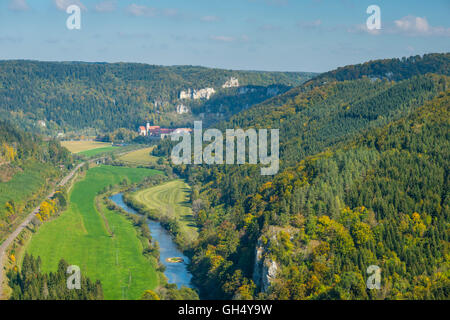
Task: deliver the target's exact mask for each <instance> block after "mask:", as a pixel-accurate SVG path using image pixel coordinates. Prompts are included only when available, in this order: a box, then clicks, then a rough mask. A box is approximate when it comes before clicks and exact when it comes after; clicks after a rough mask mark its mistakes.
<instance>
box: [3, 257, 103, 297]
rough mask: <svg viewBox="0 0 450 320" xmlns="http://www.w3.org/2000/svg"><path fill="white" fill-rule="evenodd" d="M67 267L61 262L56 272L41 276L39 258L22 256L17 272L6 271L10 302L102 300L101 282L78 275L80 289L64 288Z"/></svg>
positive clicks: (65, 263) (65, 286)
mask: <svg viewBox="0 0 450 320" xmlns="http://www.w3.org/2000/svg"><path fill="white" fill-rule="evenodd" d="M68 266H69V264H68V263H67V262H66V261H64V260H63V259H61V260H60V261H59V264H58V268H57V270H56V272H50V273H43V272H42V271H41V258H40V257H38V258H37V259H35V258H34V257H33V256H32V255H31V256H30V255H28V254H25V257H24V259H23V262H22V268H21V270H20V271H13V270H11V271H9V273H8V278H9V286H10V287H11V288H12V294H11V298H10V299H11V300H103V290H102V285H101V283H100V281H98V280H97V281H96V282H93V281H91V280H90V279H89V278H86V277H85V276H83V274H81V283H80V284H81V287H80V289H73V290H69V289H68V288H67V277H68V275H67V268H68Z"/></svg>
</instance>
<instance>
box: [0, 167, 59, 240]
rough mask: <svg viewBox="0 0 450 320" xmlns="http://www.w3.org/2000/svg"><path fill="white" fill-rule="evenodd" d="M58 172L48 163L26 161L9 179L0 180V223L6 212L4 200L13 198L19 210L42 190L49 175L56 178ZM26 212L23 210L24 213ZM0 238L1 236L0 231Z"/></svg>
mask: <svg viewBox="0 0 450 320" xmlns="http://www.w3.org/2000/svg"><path fill="white" fill-rule="evenodd" d="M0 169H3V168H0ZM58 174H59V172H58V171H57V170H55V169H54V168H53V167H51V166H49V165H46V164H43V163H40V162H37V161H27V162H25V163H23V164H22V166H21V168H20V169H18V170H16V172H15V173H14V175H13V176H12V177H11V179H10V180H8V181H7V182H0V223H1V220H2V218H3V216H4V215H5V214H6V209H5V204H6V202H8V201H10V200H13V201H14V203H15V206H16V210H17V211H18V212H21V211H22V210H23V209H24V207H25V205H26V203H27V202H29V201H30V199H31V198H33V197H35V196H36V195H37V194H38V193H40V192H41V191H43V189H44V186H45V183H46V180H47V179H48V178H50V177H52V178H56V177H57V176H58ZM27 213H28V212H24V214H27ZM0 229H1V228H0ZM0 238H2V233H1V231H0Z"/></svg>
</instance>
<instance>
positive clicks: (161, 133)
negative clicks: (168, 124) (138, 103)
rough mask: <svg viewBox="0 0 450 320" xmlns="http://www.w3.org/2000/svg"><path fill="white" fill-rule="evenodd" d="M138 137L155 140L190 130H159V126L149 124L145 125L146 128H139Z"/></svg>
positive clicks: (190, 130)
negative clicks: (153, 138)
mask: <svg viewBox="0 0 450 320" xmlns="http://www.w3.org/2000/svg"><path fill="white" fill-rule="evenodd" d="M138 132H139V135H141V136H143V137H155V138H161V139H164V138H167V137H168V136H170V135H171V134H172V133H174V132H175V133H181V132H188V133H190V132H192V129H190V128H177V129H171V128H161V127H160V126H151V125H150V124H149V123H147V125H146V126H140V127H139V129H138Z"/></svg>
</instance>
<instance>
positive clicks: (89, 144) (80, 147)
mask: <svg viewBox="0 0 450 320" xmlns="http://www.w3.org/2000/svg"><path fill="white" fill-rule="evenodd" d="M61 145H62V146H63V147H65V148H67V149H68V150H69V151H70V152H72V153H80V152H84V151H89V150H93V149H99V148H107V147H111V143H106V142H99V141H61Z"/></svg>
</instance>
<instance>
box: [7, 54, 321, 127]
mask: <svg viewBox="0 0 450 320" xmlns="http://www.w3.org/2000/svg"><path fill="white" fill-rule="evenodd" d="M312 75H313V74H311V73H288V72H286V73H282V72H256V71H255V72H252V71H231V70H220V69H209V68H203V67H194V66H175V67H163V66H154V65H146V64H133V63H116V64H107V63H81V62H80V63H77V62H64V63H56V62H37V61H1V62H0V116H1V117H2V118H7V119H10V120H12V121H15V122H16V123H19V124H20V125H21V126H23V127H27V129H29V130H35V131H42V132H45V133H55V132H61V133H64V132H67V131H71V130H80V129H84V130H87V129H89V128H91V129H93V130H94V132H95V133H107V132H109V131H111V130H114V129H118V128H127V129H132V130H136V129H137V127H138V126H139V125H142V124H143V123H145V122H146V121H150V122H152V123H158V124H160V125H165V126H174V125H186V124H187V123H188V121H191V120H192V115H191V114H189V117H186V115H183V116H178V115H177V114H176V106H177V105H178V104H179V103H180V101H179V99H178V98H179V94H180V92H181V91H185V90H188V89H194V90H198V89H203V88H209V87H211V88H214V89H215V90H216V91H217V92H218V93H220V94H219V96H218V98H216V99H215V100H216V102H214V103H212V104H210V105H209V107H208V108H207V109H211V110H210V113H211V114H216V113H223V114H224V115H222V117H224V116H226V115H227V114H230V113H233V112H234V113H235V112H238V111H240V110H241V109H242V108H244V107H245V106H246V105H253V104H255V103H259V102H262V101H263V100H265V99H267V98H268V97H270V96H271V94H267V93H268V92H267V90H268V89H266V87H267V88H269V87H270V86H272V85H277V86H279V89H278V90H280V91H281V92H283V91H286V90H287V89H288V88H290V87H293V86H298V85H300V84H301V83H303V82H304V81H306V80H309V79H310V78H311V77H312ZM231 77H235V78H237V79H238V80H239V84H240V85H241V86H244V87H245V86H260V87H263V88H264V92H265V93H266V94H264V95H262V94H261V90H259V94H258V92H252V90H250V91H249V93H248V94H247V93H244V94H242V92H241V93H239V92H238V91H237V90H236V89H234V88H229V89H228V88H225V89H224V88H222V86H223V85H224V84H225V82H226V81H228V80H229V79H230V78H231ZM269 93H270V90H269ZM246 95H248V97H247V99H243V98H244V96H246ZM213 97H214V95H213ZM189 102H193V101H183V103H186V104H189ZM205 102H207V100H204V99H201V100H196V103H194V104H193V105H192V107H191V109H193V110H192V111H193V112H197V113H203V112H205V111H204V109H205V108H202V105H203V103H205ZM244 102H245V104H243V103H244ZM219 107H221V111H220V112H219ZM216 109H217V110H216ZM219 119H220V117H219ZM44 125H45V126H44Z"/></svg>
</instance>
